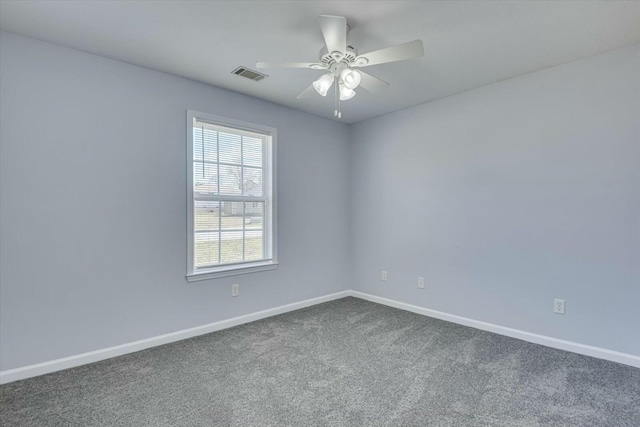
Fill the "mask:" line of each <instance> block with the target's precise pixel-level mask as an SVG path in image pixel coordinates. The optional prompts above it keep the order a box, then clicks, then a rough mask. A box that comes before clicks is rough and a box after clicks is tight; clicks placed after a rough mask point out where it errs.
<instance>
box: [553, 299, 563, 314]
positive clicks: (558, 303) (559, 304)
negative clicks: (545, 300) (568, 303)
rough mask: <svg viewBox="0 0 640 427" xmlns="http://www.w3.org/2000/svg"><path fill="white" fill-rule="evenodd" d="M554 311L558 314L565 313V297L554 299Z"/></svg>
mask: <svg viewBox="0 0 640 427" xmlns="http://www.w3.org/2000/svg"><path fill="white" fill-rule="evenodd" d="M553 312H554V313H556V314H564V300H563V299H554V300H553Z"/></svg>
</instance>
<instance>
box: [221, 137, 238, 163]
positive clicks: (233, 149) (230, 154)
mask: <svg viewBox="0 0 640 427" xmlns="http://www.w3.org/2000/svg"><path fill="white" fill-rule="evenodd" d="M218 136H219V140H218V141H219V142H218V143H219V145H220V161H221V162H224V163H235V164H238V165H239V164H240V163H241V156H242V154H241V151H240V144H241V142H240V141H241V137H240V135H233V134H230V133H224V132H219V135H218Z"/></svg>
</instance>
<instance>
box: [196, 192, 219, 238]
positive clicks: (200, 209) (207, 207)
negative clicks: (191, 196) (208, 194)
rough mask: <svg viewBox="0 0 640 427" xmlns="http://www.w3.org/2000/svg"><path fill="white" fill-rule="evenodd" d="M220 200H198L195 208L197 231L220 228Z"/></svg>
mask: <svg viewBox="0 0 640 427" xmlns="http://www.w3.org/2000/svg"><path fill="white" fill-rule="evenodd" d="M219 215H220V202H210V201H203V200H197V201H196V202H195V209H194V221H195V228H196V231H201V230H218V228H219V221H220V217H219Z"/></svg>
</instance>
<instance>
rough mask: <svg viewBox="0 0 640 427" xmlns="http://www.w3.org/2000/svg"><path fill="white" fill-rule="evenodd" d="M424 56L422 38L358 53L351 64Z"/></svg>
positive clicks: (358, 64)
mask: <svg viewBox="0 0 640 427" xmlns="http://www.w3.org/2000/svg"><path fill="white" fill-rule="evenodd" d="M421 56H424V47H423V46H422V40H414V41H412V42H407V43H402V44H399V45H396V46H391V47H386V48H384V49H380V50H374V51H373V52H369V53H365V54H362V55H358V56H357V57H356V59H355V60H354V61H353V64H351V66H352V67H366V66H369V65H377V64H384V63H387V62H395V61H403V60H405V59H411V58H420V57H421Z"/></svg>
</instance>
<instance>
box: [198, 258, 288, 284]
mask: <svg viewBox="0 0 640 427" xmlns="http://www.w3.org/2000/svg"><path fill="white" fill-rule="evenodd" d="M240 266H241V267H240ZM276 268H278V263H277V262H271V261H268V262H254V263H247V264H233V265H231V266H229V267H228V268H227V269H222V268H220V269H216V271H205V272H203V273H193V274H189V275H188V276H187V282H189V283H192V282H199V281H201V280H209V279H217V278H219V277H227V276H236V275H238V274H249V273H257V272H258V271H267V270H275V269H276Z"/></svg>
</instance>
